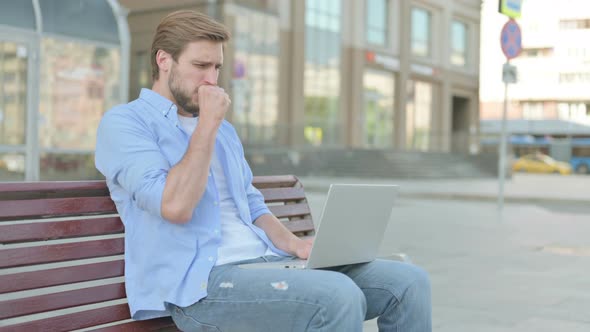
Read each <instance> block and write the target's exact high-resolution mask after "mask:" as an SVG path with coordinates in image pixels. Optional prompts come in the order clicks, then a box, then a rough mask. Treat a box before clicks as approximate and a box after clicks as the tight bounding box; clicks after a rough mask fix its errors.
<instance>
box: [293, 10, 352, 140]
mask: <svg viewBox="0 0 590 332" xmlns="http://www.w3.org/2000/svg"><path fill="white" fill-rule="evenodd" d="M340 17H341V7H340V0H307V1H306V8H305V73H304V75H305V76H304V96H305V106H304V107H305V111H304V112H305V116H304V121H305V123H304V124H303V134H304V137H305V142H306V143H307V144H310V145H339V144H342V140H341V138H340V126H341V123H340V121H339V116H338V110H339V105H340V98H339V95H340V54H341V51H340V48H341V42H340V30H341V28H340ZM296 125H297V126H301V124H296Z"/></svg>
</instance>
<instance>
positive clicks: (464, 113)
mask: <svg viewBox="0 0 590 332" xmlns="http://www.w3.org/2000/svg"><path fill="white" fill-rule="evenodd" d="M451 109H452V112H453V120H452V121H453V122H452V138H451V139H452V142H451V151H453V152H465V153H466V152H469V99H468V98H465V97H459V96H453V104H452V108H451Z"/></svg>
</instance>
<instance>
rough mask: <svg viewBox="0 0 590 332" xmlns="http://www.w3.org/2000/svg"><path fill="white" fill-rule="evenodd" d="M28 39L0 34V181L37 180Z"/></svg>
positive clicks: (29, 44) (32, 63)
mask: <svg viewBox="0 0 590 332" xmlns="http://www.w3.org/2000/svg"><path fill="white" fill-rule="evenodd" d="M32 38H34V37H30V38H27V37H26V36H24V37H21V38H19V37H18V36H15V35H12V34H10V35H8V34H7V33H5V34H0V181H24V180H27V181H31V180H36V179H38V174H39V171H38V161H37V160H38V157H36V156H35V155H36V150H37V149H36V144H35V143H36V138H37V135H36V127H33V126H34V124H35V120H34V119H35V112H34V108H33V104H34V100H35V88H34V87H33V84H32V82H33V79H32V77H33V76H32V75H34V73H35V72H36V70H35V65H34V61H33V60H34V58H35V56H34V55H33V54H35V52H34V51H35V50H34V49H33V46H32V45H34V44H33V43H32Z"/></svg>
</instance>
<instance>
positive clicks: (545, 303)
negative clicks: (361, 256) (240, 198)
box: [303, 178, 590, 332]
mask: <svg viewBox="0 0 590 332" xmlns="http://www.w3.org/2000/svg"><path fill="white" fill-rule="evenodd" d="M306 180H307V179H304V180H303V184H304V185H306ZM326 180H327V179H326ZM336 180H340V179H336ZM529 180H531V182H532V183H531V185H536V182H535V181H532V180H533V178H526V179H524V181H529ZM541 180H542V179H541ZM336 182H343V181H336ZM355 182H364V181H363V180H357V181H355ZM515 182H516V188H518V186H520V185H521V182H522V181H520V180H519V179H516V181H515ZM556 185H557V184H556ZM560 186H561V185H560ZM407 187H410V186H409V185H408V186H407ZM474 187H475V186H474ZM306 188H307V185H306ZM412 188H419V187H418V186H417V185H416V186H415V187H412ZM516 188H515V189H513V190H516ZM310 189H311V188H309V189H308V190H306V191H310ZM552 189H555V188H551V187H548V188H547V190H544V191H545V192H547V196H549V197H552V195H549V193H550V192H551V191H552ZM521 190H523V191H524V189H521ZM557 190H561V189H560V187H558V188H557ZM482 192H483V190H482ZM483 193H485V192H483ZM528 193H529V194H530V195H532V194H536V193H535V192H534V191H533V190H532V189H531V190H529V191H528ZM488 194H489V196H493V195H492V193H488ZM580 194H582V193H580ZM547 196H542V197H543V198H545V197H547ZM525 197H526V196H525ZM558 198H559V197H558ZM325 199H326V194H325V192H321V191H313V190H311V191H310V192H309V193H308V201H309V203H310V206H311V209H312V214H313V216H314V221H316V222H317V221H318V218H319V214H320V213H321V209H322V207H323V204H324V202H325ZM548 205H549V204H543V205H540V204H527V203H511V204H506V206H505V209H504V212H503V213H499V211H498V210H497V207H496V204H495V202H491V201H476V200H472V201H462V200H447V199H428V198H427V199H423V198H401V199H400V200H399V201H398V202H397V203H396V208H395V209H394V213H393V215H392V219H391V220H390V224H389V226H388V229H387V231H386V233H385V237H384V240H383V243H382V245H381V248H380V251H379V253H380V255H382V256H387V255H389V254H391V253H394V252H404V253H406V254H408V255H409V256H410V258H411V259H412V261H413V262H414V263H416V264H418V265H420V266H422V267H423V268H425V269H426V270H427V271H428V272H429V274H430V278H431V283H432V290H433V294H432V296H433V297H432V300H433V331H436V332H473V331H477V332H480V331H481V332H557V331H559V332H561V331H568V332H587V331H590V318H589V316H588V312H590V292H589V290H590V278H589V277H588V276H589V275H590V240H589V238H588V234H590V222H589V221H590V212H589V211H590V210H589V209H578V208H577V207H572V206H567V204H565V205H566V206H565V207H564V208H563V209H561V210H558V211H556V210H555V209H554V208H553V207H551V208H547V206H548ZM576 210H583V211H582V212H580V211H576ZM365 222H366V221H365ZM364 331H365V332H376V331H377V325H376V321H375V320H372V321H369V322H366V323H365V328H364Z"/></svg>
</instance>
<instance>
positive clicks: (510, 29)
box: [500, 19, 522, 60]
mask: <svg viewBox="0 0 590 332" xmlns="http://www.w3.org/2000/svg"><path fill="white" fill-rule="evenodd" d="M521 39H522V34H521V32H520V27H519V26H518V23H516V21H515V20H513V19H509V20H508V22H506V24H504V26H503V27H502V33H501V34H500V44H501V45H502V52H504V55H505V56H506V59H508V60H510V59H513V58H516V57H517V56H518V55H519V54H520V52H521V51H522V43H521Z"/></svg>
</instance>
